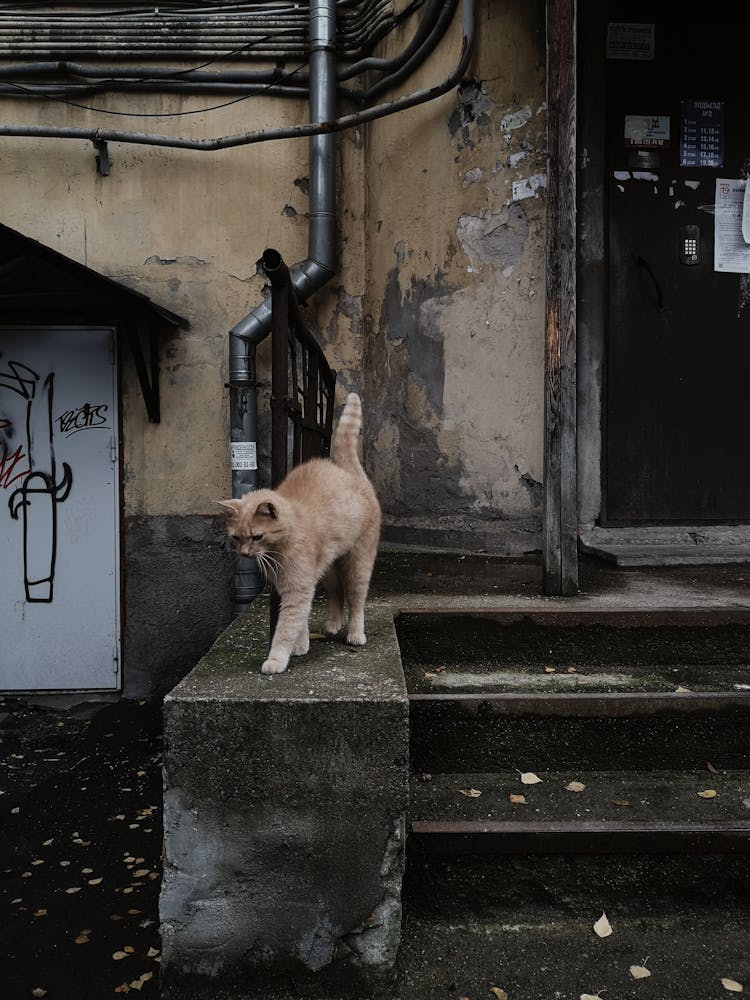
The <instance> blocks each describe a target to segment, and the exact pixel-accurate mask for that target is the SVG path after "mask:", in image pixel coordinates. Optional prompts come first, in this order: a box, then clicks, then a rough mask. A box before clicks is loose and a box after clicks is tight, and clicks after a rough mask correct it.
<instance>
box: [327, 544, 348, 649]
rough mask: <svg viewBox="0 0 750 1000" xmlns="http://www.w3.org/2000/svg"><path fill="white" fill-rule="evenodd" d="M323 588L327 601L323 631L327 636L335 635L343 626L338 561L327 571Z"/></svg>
mask: <svg viewBox="0 0 750 1000" xmlns="http://www.w3.org/2000/svg"><path fill="white" fill-rule="evenodd" d="M323 587H324V588H325V591H326V596H327V599H328V603H327V611H326V623H325V625H324V630H325V632H326V634H327V635H336V634H337V633H338V632H340V631H341V626H342V625H343V624H344V584H343V581H342V579H341V567H340V565H339V563H338V561H336V562H335V563H333V565H332V566H330V567H329V569H328V570H327V572H326V574H325V576H324V577H323Z"/></svg>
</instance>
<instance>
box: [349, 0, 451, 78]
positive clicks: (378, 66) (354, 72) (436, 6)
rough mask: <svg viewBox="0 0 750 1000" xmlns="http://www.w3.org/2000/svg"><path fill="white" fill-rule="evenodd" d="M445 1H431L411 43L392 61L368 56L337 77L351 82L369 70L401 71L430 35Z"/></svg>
mask: <svg viewBox="0 0 750 1000" xmlns="http://www.w3.org/2000/svg"><path fill="white" fill-rule="evenodd" d="M443 2H444V0H429V3H428V5H427V8H426V10H425V12H424V14H423V15H422V17H421V19H420V21H419V24H418V25H417V30H416V31H415V32H414V35H413V36H412V39H411V41H410V42H409V44H408V45H407V46H406V48H405V49H404V50H403V51H402V52H400V53H399V54H398V55H397V56H395V57H394V58H392V59H381V58H376V57H375V56H368V57H367V58H365V59H360V60H359V61H358V62H355V63H352V64H351V66H347V67H346V68H345V69H340V70H339V71H338V72H337V74H336V76H337V78H338V79H339V80H351V79H352V77H355V76H359V74H360V73H364V72H365V71H366V70H368V69H375V70H380V71H383V72H386V71H389V70H394V69H399V68H400V67H401V66H402V65H403V63H404V62H406V60H407V59H408V58H409V57H410V56H411V55H413V53H414V52H416V51H417V50H418V49H419V47H420V46H421V44H422V42H423V41H424V39H425V37H426V36H427V35H428V34H429V33H430V31H431V30H432V27H433V26H434V24H435V21H436V19H437V16H438V12H439V10H440V7H441V5H442V3H443Z"/></svg>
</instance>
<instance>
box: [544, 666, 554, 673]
mask: <svg viewBox="0 0 750 1000" xmlns="http://www.w3.org/2000/svg"><path fill="white" fill-rule="evenodd" d="M544 672H545V674H554V672H555V668H554V667H545V668H544Z"/></svg>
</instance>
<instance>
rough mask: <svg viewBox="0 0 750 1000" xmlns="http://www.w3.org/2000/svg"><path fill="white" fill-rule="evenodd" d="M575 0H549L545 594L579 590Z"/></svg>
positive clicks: (543, 547)
mask: <svg viewBox="0 0 750 1000" xmlns="http://www.w3.org/2000/svg"><path fill="white" fill-rule="evenodd" d="M575 15H576V0H547V144H548V148H549V162H548V181H547V190H548V196H549V197H548V203H547V279H546V288H547V299H546V313H545V352H544V387H545V400H544V522H543V526H542V566H543V581H544V582H543V586H544V593H545V594H551V595H563V596H570V595H573V594H576V593H577V592H578V510H577V502H576V242H577V239H576V237H577V234H576V17H575Z"/></svg>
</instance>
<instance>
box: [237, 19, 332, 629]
mask: <svg viewBox="0 0 750 1000" xmlns="http://www.w3.org/2000/svg"><path fill="white" fill-rule="evenodd" d="M335 44H336V5H335V0H313V2H312V3H311V5H310V121H311V122H312V123H315V124H317V123H319V122H330V121H333V120H334V118H335V117H336V51H335ZM334 154H335V134H334V133H333V132H329V133H325V134H322V135H313V136H311V137H310V225H309V231H308V258H307V260H305V261H303V262H302V263H300V264H296V265H294V266H293V267H292V268H290V274H291V278H292V284H293V285H294V289H295V291H296V293H297V296H298V297H299V298H300V299H301V300H302V301H304V300H306V299H307V298H309V296H310V295H312V294H313V293H314V292H316V291H317V290H318V289H319V288H322V287H323V285H324V284H325V283H326V282H327V281H329V280H330V279H331V278H332V277H333V275H334V274H335V267H336V232H335V224H336V212H335V210H336V165H335V159H334ZM270 329H271V307H270V306H269V305H268V304H267V303H266V302H262V303H260V305H258V306H256V308H255V309H253V311H252V312H251V313H249V314H248V315H247V316H245V317H244V318H243V319H241V320H240V321H239V323H237V324H236V325H235V326H234V327H233V328H232V329H231V330H230V331H229V410H230V435H231V451H232V496H233V497H241V496H242V495H243V494H245V493H248V492H250V491H251V490H254V489H257V486H258V470H257V461H253V460H251V461H242V460H241V459H242V456H243V455H244V456H245V457H246V458H250V459H253V458H254V456H255V451H256V441H257V426H258V400H257V390H256V368H255V349H256V347H257V345H258V344H259V343H261V341H262V340H264V339H265V338H266V337H267V336H268V333H269V331H270ZM243 446H244V447H243ZM243 465H248V466H249V465H252V466H255V467H254V468H241V467H240V468H235V466H243ZM264 585H265V580H264V579H263V577H262V574H261V572H260V569H259V567H258V564H257V562H256V560H255V559H248V558H247V557H244V556H240V557H238V558H237V562H236V565H235V570H234V607H235V613H239V612H240V611H242V610H244V609H245V608H246V607H247V606H248V605H249V604H250V603H251V602H252V601H253V600H254V599H255V598H256V597H257V596H258V595H259V594H260V593H262V591H263V587H264Z"/></svg>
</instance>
